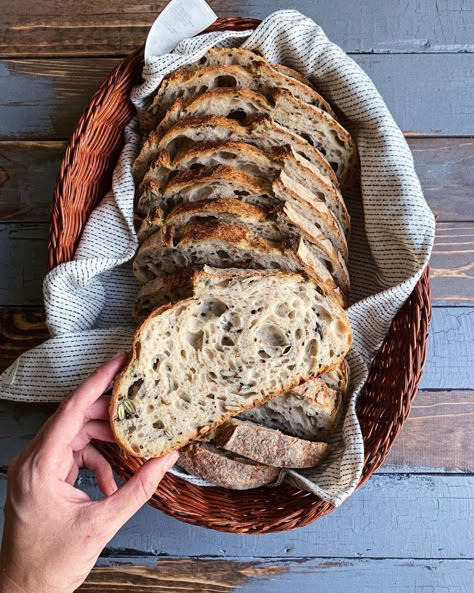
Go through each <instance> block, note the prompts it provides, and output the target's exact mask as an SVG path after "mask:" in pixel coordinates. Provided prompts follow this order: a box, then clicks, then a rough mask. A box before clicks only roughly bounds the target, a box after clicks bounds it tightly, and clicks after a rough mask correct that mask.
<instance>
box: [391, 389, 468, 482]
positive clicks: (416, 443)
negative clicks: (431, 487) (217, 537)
mask: <svg viewBox="0 0 474 593" xmlns="http://www.w3.org/2000/svg"><path fill="white" fill-rule="evenodd" d="M473 423H474V391H420V392H419V393H418V395H417V397H416V399H415V401H414V403H413V405H412V407H411V411H410V416H409V417H408V420H407V421H406V422H405V424H404V425H403V430H402V431H401V433H400V435H399V436H398V438H397V440H396V441H395V444H394V446H393V448H392V450H391V451H390V454H389V456H388V457H387V459H386V461H385V463H384V466H382V470H381V471H382V472H383V471H384V470H385V468H386V466H391V467H393V471H396V472H400V471H401V470H402V469H403V468H405V469H406V470H407V471H417V472H423V471H426V470H429V471H432V470H433V469H434V468H435V469H436V471H439V470H442V469H445V470H447V471H453V470H454V471H469V472H474V440H473V438H472V426H473Z"/></svg>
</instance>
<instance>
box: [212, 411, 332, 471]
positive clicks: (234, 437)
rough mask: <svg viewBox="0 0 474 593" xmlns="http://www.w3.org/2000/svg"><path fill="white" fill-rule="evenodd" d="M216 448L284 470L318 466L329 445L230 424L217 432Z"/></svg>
mask: <svg viewBox="0 0 474 593" xmlns="http://www.w3.org/2000/svg"><path fill="white" fill-rule="evenodd" d="M215 440H216V444H217V446H218V447H222V448H223V449H226V450H227V451H231V452H232V453H235V454H237V455H242V457H247V458H248V459H252V460H253V461H256V462H257V463H264V464H266V465H274V466H276V467H283V468H307V467H315V466H316V465H319V464H320V463H321V462H322V461H324V459H325V458H326V457H327V456H328V455H329V452H330V450H331V446H330V445H328V444H327V443H321V442H315V441H306V440H303V439H299V438H297V437H293V436H289V435H286V434H283V433H282V432H280V431H278V430H274V429H272V428H266V427H264V426H260V425H258V424H254V423H253V422H248V421H242V420H235V419H233V420H230V421H228V422H226V423H225V424H222V425H221V427H220V428H219V429H218V430H217V433H216V439H215Z"/></svg>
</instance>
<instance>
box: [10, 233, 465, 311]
mask: <svg viewBox="0 0 474 593" xmlns="http://www.w3.org/2000/svg"><path fill="white" fill-rule="evenodd" d="M47 243H48V225H47V224H46V223H3V224H0V306H6V307H12V306H20V305H39V304H41V302H42V283H43V278H44V275H45V274H46V271H47V266H46V263H47V262H46V253H47ZM431 275H432V290H433V303H434V304H435V305H437V306H439V305H453V306H460V305H461V306H470V305H473V303H474V223H457V224H456V223H439V224H438V226H437V235H436V239H435V246H434V250H433V255H432V261H431Z"/></svg>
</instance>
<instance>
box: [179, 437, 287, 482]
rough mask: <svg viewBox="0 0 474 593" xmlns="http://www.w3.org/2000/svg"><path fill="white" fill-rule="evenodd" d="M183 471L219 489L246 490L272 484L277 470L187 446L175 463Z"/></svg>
mask: <svg viewBox="0 0 474 593" xmlns="http://www.w3.org/2000/svg"><path fill="white" fill-rule="evenodd" d="M176 463H177V464H178V465H179V466H180V467H182V468H183V469H184V470H185V471H187V472H188V473H190V474H192V475H193V476H198V477H200V478H202V479H203V480H207V481H208V482H211V484H215V485H216V486H220V487H221V488H230V489H231V490H250V489H251V488H259V487H260V486H265V485H266V484H270V483H271V482H274V481H275V480H276V479H277V478H278V476H279V474H280V469H279V468H277V467H272V466H269V465H263V464H261V463H255V461H251V460H250V459H245V458H244V457H240V456H238V455H233V454H232V453H229V452H228V451H224V450H222V449H217V448H216V447H215V446H214V445H211V444H210V443H200V444H191V445H188V446H187V447H185V448H184V449H182V450H181V451H180V453H179V459H178V461H177V462H176Z"/></svg>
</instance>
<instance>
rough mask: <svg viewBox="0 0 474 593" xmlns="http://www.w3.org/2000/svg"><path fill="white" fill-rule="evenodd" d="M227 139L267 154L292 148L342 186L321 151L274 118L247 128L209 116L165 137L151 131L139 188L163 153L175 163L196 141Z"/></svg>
mask: <svg viewBox="0 0 474 593" xmlns="http://www.w3.org/2000/svg"><path fill="white" fill-rule="evenodd" d="M226 140H236V141H242V142H247V143H248V144H252V145H254V146H256V147H257V148H259V149H260V150H262V151H263V152H265V153H268V152H270V151H271V150H272V149H273V148H275V147H279V146H287V145H290V146H291V147H292V148H293V150H294V151H295V153H296V154H298V155H300V156H301V157H302V158H304V159H306V160H307V161H309V162H310V163H311V164H312V165H313V166H314V167H315V168H316V169H317V170H318V171H319V172H320V173H321V175H323V177H326V178H327V181H332V182H333V183H334V185H335V186H336V187H337V185H338V181H337V177H336V174H335V173H334V171H333V169H332V168H331V166H330V165H329V163H328V162H327V160H326V159H325V158H324V156H323V155H322V154H321V153H320V152H319V150H317V149H316V148H314V147H313V146H311V145H310V144H309V143H308V142H307V141H306V140H305V139H304V138H302V137H301V136H298V135H297V134H294V133H293V132H291V131H290V130H287V129H286V128H284V127H283V126H280V125H279V124H277V123H275V122H274V121H273V120H272V119H271V118H270V117H268V116H258V117H256V118H255V119H254V120H252V122H251V123H249V124H248V125H246V126H243V125H241V124H240V123H239V122H237V121H235V120H233V119H230V118H228V117H222V116H218V115H205V116H202V117H185V118H183V119H180V120H178V121H177V122H176V124H174V125H173V126H172V127H171V128H170V129H169V130H168V132H167V133H166V134H165V135H164V136H162V135H161V134H159V133H158V132H151V133H150V134H149V135H148V137H147V138H146V139H145V141H144V143H143V146H142V149H141V151H140V153H139V155H138V157H137V158H136V160H135V162H134V164H133V174H134V177H135V181H136V183H137V186H138V185H139V184H140V182H141V180H142V179H143V177H144V175H145V173H146V172H147V170H148V168H149V167H150V165H151V163H152V162H153V160H154V159H155V158H156V157H157V155H158V154H159V153H160V152H161V151H163V150H164V151H166V152H167V153H169V159H171V162H172V160H173V159H174V158H175V156H176V154H177V153H178V152H179V151H180V150H181V149H184V148H187V147H190V146H192V145H194V144H195V143H196V142H222V141H226ZM167 162H169V161H167Z"/></svg>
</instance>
